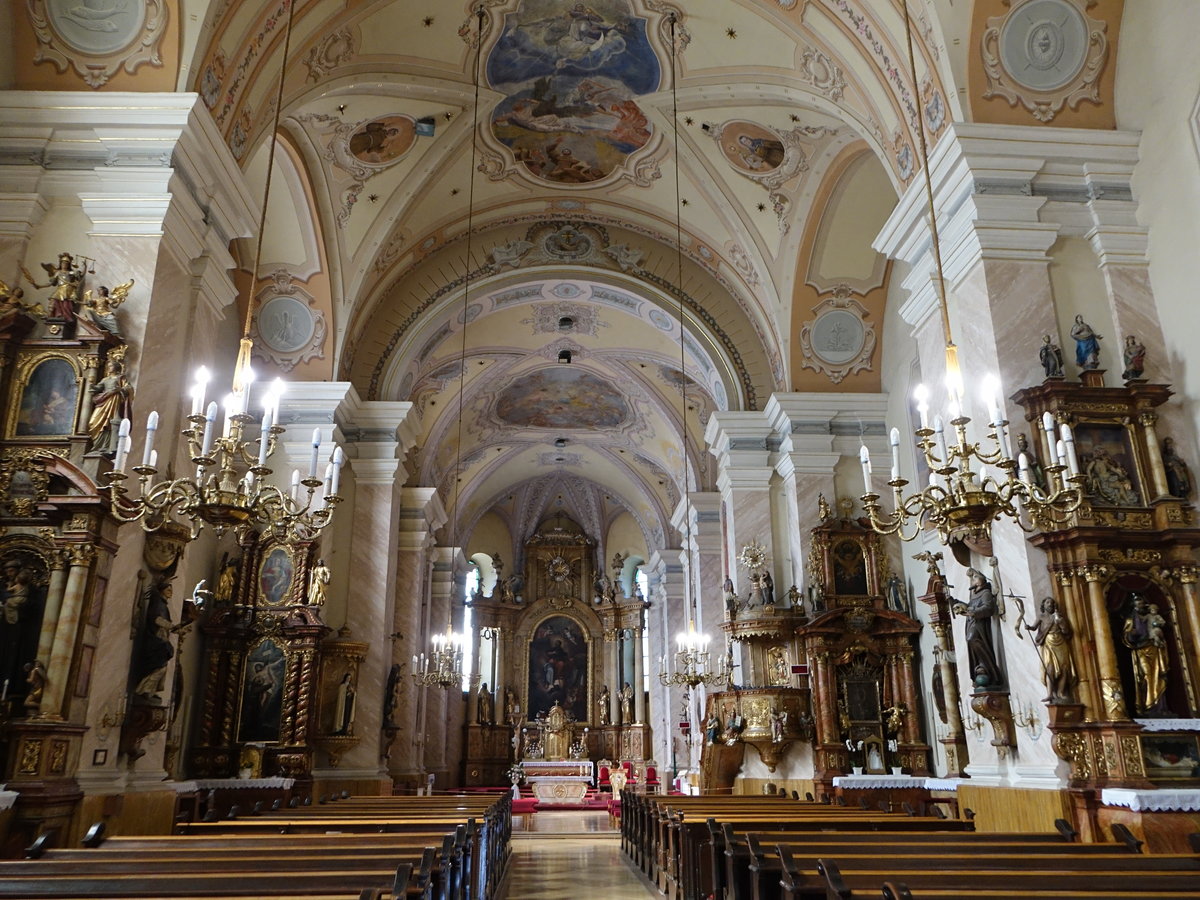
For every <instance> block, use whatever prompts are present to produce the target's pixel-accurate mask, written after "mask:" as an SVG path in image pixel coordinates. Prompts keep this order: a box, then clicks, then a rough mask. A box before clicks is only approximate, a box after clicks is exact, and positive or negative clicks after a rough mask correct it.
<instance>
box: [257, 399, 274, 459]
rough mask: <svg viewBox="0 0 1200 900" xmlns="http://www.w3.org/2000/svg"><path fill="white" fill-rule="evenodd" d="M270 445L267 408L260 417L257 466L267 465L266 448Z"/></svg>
mask: <svg viewBox="0 0 1200 900" xmlns="http://www.w3.org/2000/svg"><path fill="white" fill-rule="evenodd" d="M270 444H271V408H270V407H269V406H268V407H267V410H266V412H264V413H263V417H262V428H260V429H259V435H258V464H259V465H260V466H265V465H266V464H267V448H268V447H269V446H270Z"/></svg>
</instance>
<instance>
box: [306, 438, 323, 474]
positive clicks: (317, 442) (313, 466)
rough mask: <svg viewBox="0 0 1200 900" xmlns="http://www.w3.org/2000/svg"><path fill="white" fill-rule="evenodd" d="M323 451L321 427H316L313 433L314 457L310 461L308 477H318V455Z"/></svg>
mask: <svg viewBox="0 0 1200 900" xmlns="http://www.w3.org/2000/svg"><path fill="white" fill-rule="evenodd" d="M320 452H321V429H320V428H314V429H313V433H312V459H311V460H309V463H308V477H309V478H316V477H317V457H318V455H319V454H320Z"/></svg>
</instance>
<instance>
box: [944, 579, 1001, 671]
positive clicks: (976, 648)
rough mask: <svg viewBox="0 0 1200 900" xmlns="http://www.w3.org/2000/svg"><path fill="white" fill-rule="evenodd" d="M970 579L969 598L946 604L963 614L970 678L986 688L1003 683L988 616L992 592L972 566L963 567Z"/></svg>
mask: <svg viewBox="0 0 1200 900" xmlns="http://www.w3.org/2000/svg"><path fill="white" fill-rule="evenodd" d="M967 577H968V578H970V579H971V599H970V600H969V601H968V602H967V603H963V602H961V601H955V603H954V604H953V605H952V606H951V607H950V608H951V609H952V610H953V611H954V612H956V613H958V614H959V615H960V616H966V618H967V632H966V637H967V659H968V664H969V665H970V668H971V677H972V681H973V683H974V684H975V687H976V688H977V689H981V690H988V689H990V688H996V687H1000V686H1001V685H1003V684H1004V674H1003V673H1002V672H1001V671H1000V664H999V662H997V660H996V645H995V639H994V638H993V636H992V617H993V616H994V615H996V594H995V592H994V591H993V590H992V583H991V582H990V581H988V580H987V578H985V577H984V575H983V573H982V572H980V571H978V570H976V569H967Z"/></svg>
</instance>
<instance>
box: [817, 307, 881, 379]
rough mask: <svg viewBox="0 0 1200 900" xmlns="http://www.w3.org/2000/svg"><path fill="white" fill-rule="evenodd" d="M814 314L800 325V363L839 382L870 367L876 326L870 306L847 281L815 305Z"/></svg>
mask: <svg viewBox="0 0 1200 900" xmlns="http://www.w3.org/2000/svg"><path fill="white" fill-rule="evenodd" d="M813 314H814V317H813V318H812V319H810V320H809V321H807V322H805V323H804V325H803V326H801V328H800V364H801V366H803V367H804V368H806V369H813V370H814V371H817V372H820V373H822V374H823V375H826V376H828V377H829V380H830V381H832V382H833V383H834V384H840V383H841V381H842V379H844V378H845V377H846V376H847V375H853V374H854V373H855V372H859V371H862V370H863V369H868V370H869V369H870V368H871V357H872V355H873V354H874V352H875V326H874V325H872V324H871V322H870V321H869V318H868V312H867V308H866V307H865V306H863V305H862V304H861V303H859V302H858V301H857V300H855V299H854V297H853V296H852V292H851V290H850V287H849V286H848V285H844V284H843V285H838V286H836V287H835V288H834V289H833V294H831V295H830V296H828V297H826V298H825V299H823V300H822V301H821V302H820V303H818V304H817V305H816V306H814V307H813Z"/></svg>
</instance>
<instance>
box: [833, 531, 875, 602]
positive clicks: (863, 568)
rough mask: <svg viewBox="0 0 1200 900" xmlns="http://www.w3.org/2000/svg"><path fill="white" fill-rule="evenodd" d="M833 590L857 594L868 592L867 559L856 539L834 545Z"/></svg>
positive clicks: (836, 592) (840, 592)
mask: <svg viewBox="0 0 1200 900" xmlns="http://www.w3.org/2000/svg"><path fill="white" fill-rule="evenodd" d="M833 591H834V593H835V594H850V595H856V596H861V595H863V594H866V593H867V561H866V559H865V557H864V556H863V551H862V547H860V546H859V545H858V544H857V543H856V542H855V541H840V542H838V543H837V544H834V545H833Z"/></svg>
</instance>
